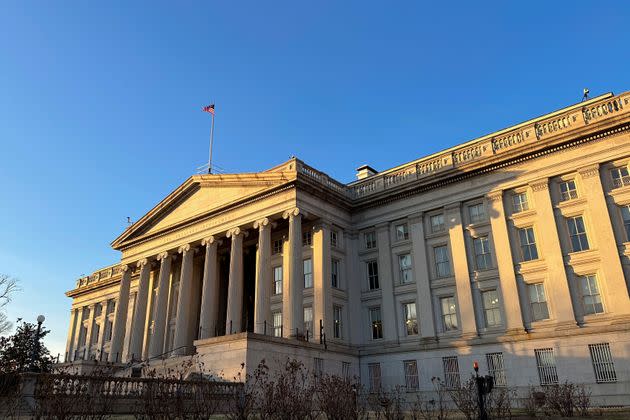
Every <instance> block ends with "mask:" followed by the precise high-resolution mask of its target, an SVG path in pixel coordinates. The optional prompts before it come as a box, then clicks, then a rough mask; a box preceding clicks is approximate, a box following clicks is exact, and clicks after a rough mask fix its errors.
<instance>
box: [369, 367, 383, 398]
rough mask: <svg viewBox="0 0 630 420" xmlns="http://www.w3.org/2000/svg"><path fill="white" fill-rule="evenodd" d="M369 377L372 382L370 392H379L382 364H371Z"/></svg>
mask: <svg viewBox="0 0 630 420" xmlns="http://www.w3.org/2000/svg"><path fill="white" fill-rule="evenodd" d="M368 375H369V380H370V392H378V391H379V390H380V389H381V364H380V363H369V364H368Z"/></svg>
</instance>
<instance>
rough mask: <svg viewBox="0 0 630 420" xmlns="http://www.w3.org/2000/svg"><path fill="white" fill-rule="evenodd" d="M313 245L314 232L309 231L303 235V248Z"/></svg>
mask: <svg viewBox="0 0 630 420" xmlns="http://www.w3.org/2000/svg"><path fill="white" fill-rule="evenodd" d="M311 245H313V232H311V231H310V230H307V231H306V232H304V233H303V234H302V246H311Z"/></svg>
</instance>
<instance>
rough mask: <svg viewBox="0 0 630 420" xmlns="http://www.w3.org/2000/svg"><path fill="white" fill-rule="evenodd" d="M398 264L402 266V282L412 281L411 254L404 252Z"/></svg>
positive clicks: (399, 257)
mask: <svg viewBox="0 0 630 420" xmlns="http://www.w3.org/2000/svg"><path fill="white" fill-rule="evenodd" d="M398 265H399V267H400V284H407V283H411V281H412V280H413V279H412V278H411V255H410V254H403V255H399V256H398Z"/></svg>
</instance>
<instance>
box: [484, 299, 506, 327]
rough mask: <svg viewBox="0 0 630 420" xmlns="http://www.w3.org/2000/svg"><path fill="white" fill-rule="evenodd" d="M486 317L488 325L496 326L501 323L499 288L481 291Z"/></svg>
mask: <svg viewBox="0 0 630 420" xmlns="http://www.w3.org/2000/svg"><path fill="white" fill-rule="evenodd" d="M481 300H482V303H483V312H484V318H485V320H486V327H496V326H498V325H501V308H500V305H499V303H500V302H499V292H498V291H497V290H487V291H485V292H481Z"/></svg>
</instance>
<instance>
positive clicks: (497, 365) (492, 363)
mask: <svg viewBox="0 0 630 420" xmlns="http://www.w3.org/2000/svg"><path fill="white" fill-rule="evenodd" d="M486 363H487V364H488V374H489V375H490V376H492V377H493V378H494V386H501V387H502V386H507V378H506V376H505V365H504V364H503V353H501V352H499V353H488V354H486Z"/></svg>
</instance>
